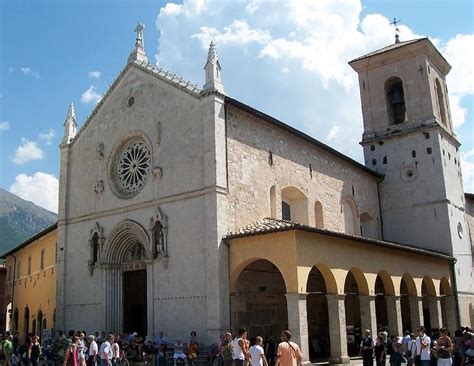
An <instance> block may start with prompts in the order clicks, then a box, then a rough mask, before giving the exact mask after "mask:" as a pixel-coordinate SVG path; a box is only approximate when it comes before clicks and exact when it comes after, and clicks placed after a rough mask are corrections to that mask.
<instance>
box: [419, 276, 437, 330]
mask: <svg viewBox="0 0 474 366" xmlns="http://www.w3.org/2000/svg"><path fill="white" fill-rule="evenodd" d="M421 298H422V300H421V301H422V305H423V318H422V321H423V324H424V326H425V329H426V334H427V335H429V336H431V329H432V326H433V324H432V321H431V320H432V319H431V317H432V315H434V314H432V309H431V307H430V302H431V301H433V300H436V289H435V286H434V283H433V280H432V279H431V278H430V277H429V276H425V277H424V278H423V282H422V283H421Z"/></svg>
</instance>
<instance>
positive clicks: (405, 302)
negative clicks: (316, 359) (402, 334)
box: [400, 273, 416, 332]
mask: <svg viewBox="0 0 474 366" xmlns="http://www.w3.org/2000/svg"><path fill="white" fill-rule="evenodd" d="M413 296H416V285H415V281H414V280H413V278H412V277H411V276H410V275H409V274H408V273H405V274H404V275H403V277H402V281H401V282H400V309H401V313H402V314H401V315H402V328H403V331H407V330H408V331H410V332H413V331H414V329H412V328H413V327H412V321H411V309H410V297H413Z"/></svg>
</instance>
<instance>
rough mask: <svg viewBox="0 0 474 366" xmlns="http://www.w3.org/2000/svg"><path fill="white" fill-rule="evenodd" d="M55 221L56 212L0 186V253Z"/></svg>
mask: <svg viewBox="0 0 474 366" xmlns="http://www.w3.org/2000/svg"><path fill="white" fill-rule="evenodd" d="M56 221H57V215H56V214H54V213H52V212H50V211H48V210H45V209H44V208H41V207H39V206H36V205H35V204H34V203H33V202H29V201H25V200H23V199H21V198H20V197H17V196H15V195H14V194H11V193H10V192H7V191H5V190H4V189H2V188H0V254H3V253H5V252H7V251H9V250H10V249H12V248H14V247H16V246H17V245H18V244H20V243H22V242H23V241H25V240H26V239H28V238H29V237H31V236H33V235H35V234H37V233H39V232H40V231H41V230H44V229H46V228H47V227H48V226H50V225H52V224H54V223H55V222H56Z"/></svg>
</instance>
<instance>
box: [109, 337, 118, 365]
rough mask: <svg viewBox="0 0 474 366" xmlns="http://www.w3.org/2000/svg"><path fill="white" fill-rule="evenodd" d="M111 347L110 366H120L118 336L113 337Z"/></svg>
mask: <svg viewBox="0 0 474 366" xmlns="http://www.w3.org/2000/svg"><path fill="white" fill-rule="evenodd" d="M111 347H112V364H113V365H120V346H119V344H118V336H115V337H114V340H113V343H112V344H111Z"/></svg>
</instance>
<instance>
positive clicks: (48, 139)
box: [38, 129, 56, 145]
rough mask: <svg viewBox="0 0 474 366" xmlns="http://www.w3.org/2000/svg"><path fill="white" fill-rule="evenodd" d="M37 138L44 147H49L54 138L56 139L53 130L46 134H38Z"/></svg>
mask: <svg viewBox="0 0 474 366" xmlns="http://www.w3.org/2000/svg"><path fill="white" fill-rule="evenodd" d="M38 137H39V139H40V140H42V141H44V142H45V143H46V145H51V143H52V142H53V140H54V138H55V137H56V132H54V130H53V129H50V130H49V131H48V132H46V133H40V134H39V135H38Z"/></svg>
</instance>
